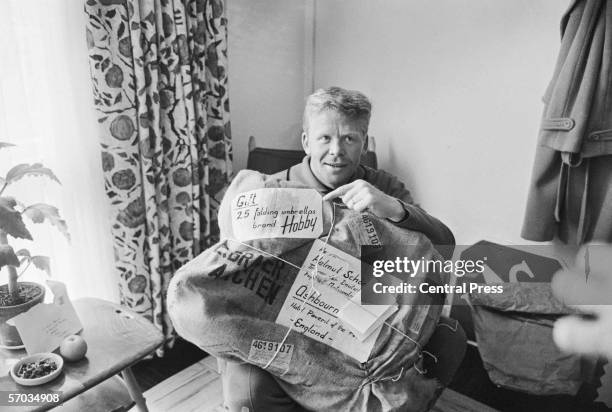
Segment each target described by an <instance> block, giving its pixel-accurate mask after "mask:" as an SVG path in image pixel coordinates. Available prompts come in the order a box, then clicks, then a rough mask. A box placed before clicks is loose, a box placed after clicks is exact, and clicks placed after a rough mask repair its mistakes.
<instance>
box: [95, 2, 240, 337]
mask: <svg viewBox="0 0 612 412" xmlns="http://www.w3.org/2000/svg"><path fill="white" fill-rule="evenodd" d="M85 12H86V14H87V16H88V22H87V31H86V34H87V44H88V48H89V61H90V68H91V78H92V82H93V99H94V105H95V108H96V110H97V113H98V122H99V126H100V129H99V130H100V133H99V135H100V141H101V148H102V168H103V171H104V176H105V182H104V184H105V190H106V195H107V197H108V201H109V202H110V204H111V205H112V233H113V238H114V250H115V261H116V268H117V273H118V281H119V289H120V295H121V303H122V304H124V305H126V306H127V307H129V308H131V309H133V310H135V311H136V312H138V313H141V314H143V315H144V316H145V317H147V318H149V319H150V320H151V321H152V322H153V323H154V324H156V325H157V326H158V327H160V328H161V329H162V330H163V331H164V333H165V334H166V336H167V337H168V338H171V337H172V336H173V330H172V326H171V323H170V320H169V318H168V316H167V314H166V311H165V302H164V299H165V293H166V289H167V285H168V282H169V281H170V279H171V277H172V275H173V274H174V273H175V271H176V270H177V269H178V268H179V267H180V266H182V265H183V264H184V263H186V262H187V261H189V260H190V259H192V258H193V257H195V256H196V255H197V254H198V253H199V252H200V251H202V250H203V249H204V248H206V247H207V246H209V245H211V244H212V243H214V242H216V241H217V240H218V227H217V222H216V219H217V207H218V205H219V201H220V199H221V195H222V192H223V190H224V188H225V187H226V186H227V184H228V182H229V180H230V179H231V173H232V154H231V140H230V139H231V137H230V136H231V135H230V122H229V101H228V91H227V20H226V18H225V16H224V7H223V2H222V0H181V1H179V0H86V3H85ZM169 341H171V339H169Z"/></svg>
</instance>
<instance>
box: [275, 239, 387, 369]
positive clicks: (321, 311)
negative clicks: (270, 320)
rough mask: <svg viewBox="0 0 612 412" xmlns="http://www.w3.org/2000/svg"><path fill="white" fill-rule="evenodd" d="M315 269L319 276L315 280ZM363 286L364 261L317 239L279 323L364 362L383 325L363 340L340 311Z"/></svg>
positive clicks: (297, 278) (290, 292) (277, 321)
mask: <svg viewBox="0 0 612 412" xmlns="http://www.w3.org/2000/svg"><path fill="white" fill-rule="evenodd" d="M317 262H318V264H317ZM315 268H316V272H317V276H316V278H315V279H313V278H312V274H313V273H315ZM313 286H314V287H313ZM360 288H361V261H360V260H359V259H357V258H355V257H353V256H351V255H349V254H347V253H345V252H343V251H342V250H339V249H337V248H335V247H333V246H331V245H325V243H324V242H322V241H320V240H318V239H317V240H315V241H314V243H313V245H312V248H311V249H310V252H309V253H308V256H307V257H306V260H304V264H303V266H302V269H301V270H300V272H299V273H298V275H297V277H296V278H295V281H294V282H293V285H292V287H291V290H290V291H289V295H287V298H286V300H285V303H284V304H283V307H282V308H281V310H280V312H279V314H278V316H277V318H276V323H278V324H281V325H283V326H287V327H290V328H292V329H293V330H295V331H296V332H299V333H302V334H303V335H305V336H308V337H309V338H312V339H315V340H317V341H319V342H323V343H325V344H326V345H329V346H331V347H332V348H335V349H337V350H339V351H341V352H344V353H346V354H347V355H349V356H351V357H353V358H355V359H357V360H358V361H359V362H365V361H366V360H367V359H368V357H369V355H370V352H371V351H372V348H373V347H374V343H375V342H376V339H377V338H378V332H380V327H379V328H378V330H377V331H375V332H373V333H371V334H370V335H369V336H368V337H367V338H365V339H364V340H360V339H359V338H358V337H357V336H356V335H355V334H354V333H353V332H352V331H351V330H350V329H349V328H348V327H347V325H346V324H344V323H343V322H342V320H341V319H340V311H341V310H342V308H343V307H344V306H346V304H347V302H348V301H349V300H350V299H352V298H353V297H354V296H355V295H356V294H358V293H359V290H360Z"/></svg>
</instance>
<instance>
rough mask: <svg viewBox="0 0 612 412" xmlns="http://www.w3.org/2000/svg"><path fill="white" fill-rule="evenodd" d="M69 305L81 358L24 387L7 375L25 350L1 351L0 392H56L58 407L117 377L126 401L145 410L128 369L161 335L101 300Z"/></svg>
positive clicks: (131, 314) (158, 342)
mask: <svg viewBox="0 0 612 412" xmlns="http://www.w3.org/2000/svg"><path fill="white" fill-rule="evenodd" d="M73 304H74V308H75V309H76V312H77V313H78V315H79V318H80V319H81V323H82V324H83V331H82V332H81V336H83V338H85V340H86V341H87V345H88V349H87V355H86V356H85V359H82V360H80V361H78V362H73V363H70V362H64V370H63V372H62V374H61V376H60V377H59V378H56V379H55V380H54V381H52V382H49V383H47V384H44V385H41V386H34V387H27V386H21V385H18V384H16V383H15V382H14V381H13V380H12V379H11V377H10V376H8V371H9V369H10V367H11V366H12V365H13V364H15V362H17V361H18V360H19V359H20V358H22V357H24V356H25V355H26V352H25V350H23V349H21V350H12V351H11V350H6V349H0V391H10V392H19V393H34V394H35V393H45V392H49V391H59V392H61V395H60V402H59V403H60V404H61V403H63V402H65V401H67V400H69V399H71V398H74V397H75V396H77V395H79V394H81V393H83V392H85V391H88V393H87V395H88V394H90V393H91V392H93V391H89V390H90V389H92V388H94V387H98V388H100V390H102V389H101V388H103V387H105V386H106V387H108V382H110V381H108V382H104V381H106V380H107V379H109V378H111V377H113V376H114V375H116V374H118V373H120V374H121V375H122V377H123V381H124V383H125V385H126V386H127V389H128V391H129V394H130V396H131V398H132V399H133V400H134V402H136V405H137V406H138V407H139V409H140V410H142V411H146V410H147V407H146V404H145V400H144V398H143V396H142V392H141V390H140V388H139V386H138V384H137V382H136V380H135V379H134V375H133V374H132V371H131V370H130V366H131V365H133V364H134V363H136V362H138V361H139V360H141V359H143V358H144V357H146V356H147V355H149V354H150V353H152V352H153V351H155V349H157V348H158V347H159V346H160V345H161V344H162V342H163V335H162V333H161V332H160V331H159V330H158V329H157V328H156V327H155V326H153V324H151V322H149V321H147V320H146V319H144V318H143V317H142V316H140V315H138V314H136V313H134V312H131V311H129V310H126V309H125V308H123V307H121V306H119V305H115V304H113V303H110V302H107V301H104V300H101V299H93V298H84V299H77V300H75V301H74V302H73ZM100 384H102V385H100ZM98 385H100V386H98ZM95 390H96V389H94V391H95ZM79 398H80V397H79ZM71 403H72V402H71ZM55 405H58V404H46V405H34V406H27V407H26V406H22V407H15V406H10V407H9V408H10V409H6V410H11V411H13V410H15V411H44V410H48V409H50V408H52V407H53V406H55ZM5 408H6V404H5V405H4V406H2V405H0V410H5Z"/></svg>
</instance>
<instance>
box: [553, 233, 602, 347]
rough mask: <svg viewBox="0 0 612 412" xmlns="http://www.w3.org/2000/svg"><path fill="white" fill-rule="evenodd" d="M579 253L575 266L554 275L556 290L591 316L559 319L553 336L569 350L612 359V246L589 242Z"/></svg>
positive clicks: (570, 304) (554, 291)
mask: <svg viewBox="0 0 612 412" xmlns="http://www.w3.org/2000/svg"><path fill="white" fill-rule="evenodd" d="M585 253H586V254H585ZM579 256H580V257H579V258H577V259H576V266H575V267H574V268H573V269H572V270H562V271H560V272H558V273H557V274H556V275H555V277H554V279H553V283H552V288H553V293H554V294H555V296H556V297H557V298H558V299H559V300H560V301H562V302H563V303H565V304H566V305H568V306H571V307H574V308H576V309H578V310H581V311H584V312H587V313H589V314H591V315H592V318H581V317H578V316H569V317H565V318H561V319H559V320H558V321H557V322H556V323H555V327H554V330H553V338H554V340H555V343H556V344H557V346H559V347H560V348H561V349H562V350H564V351H566V352H576V353H580V354H586V355H589V354H590V355H602V356H606V357H608V358H609V359H612V247H610V246H599V245H590V246H588V250H586V251H585V249H583V250H582V251H581V253H580V254H579ZM587 276H588V277H587Z"/></svg>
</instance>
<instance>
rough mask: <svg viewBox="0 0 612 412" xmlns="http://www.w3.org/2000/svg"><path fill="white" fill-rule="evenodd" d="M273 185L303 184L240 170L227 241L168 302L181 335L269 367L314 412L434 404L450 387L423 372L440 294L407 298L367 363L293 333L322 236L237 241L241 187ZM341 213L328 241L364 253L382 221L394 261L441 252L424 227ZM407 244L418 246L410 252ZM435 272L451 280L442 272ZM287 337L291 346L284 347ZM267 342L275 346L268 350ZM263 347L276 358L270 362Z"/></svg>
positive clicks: (224, 214)
mask: <svg viewBox="0 0 612 412" xmlns="http://www.w3.org/2000/svg"><path fill="white" fill-rule="evenodd" d="M264 187H295V186H293V185H292V184H291V183H290V182H287V181H280V180H271V179H270V178H269V177H268V176H265V175H262V174H259V173H257V172H252V171H243V172H241V173H239V174H238V175H237V176H236V178H235V179H234V181H233V182H232V185H231V186H230V187H229V188H228V191H227V193H226V196H225V198H224V201H223V203H222V205H221V208H220V212H219V223H220V229H221V239H222V240H221V241H220V242H219V243H218V244H216V245H215V246H213V247H211V248H210V249H208V250H206V251H205V252H203V253H202V254H200V255H199V256H198V257H196V258H195V259H194V260H192V261H191V262H189V263H188V264H186V265H185V266H184V267H182V268H181V269H180V270H179V272H178V273H177V274H176V275H175V276H174V278H173V279H172V281H171V283H170V286H169V288H168V296H167V302H168V310H169V313H170V316H171V318H172V321H173V323H174V327H175V328H176V330H177V332H178V333H179V334H180V335H181V336H182V337H184V338H185V339H187V340H188V341H190V342H192V343H194V344H196V345H197V346H199V347H200V348H202V349H203V350H205V351H206V352H208V353H211V354H213V355H214V356H217V357H220V358H222V359H226V360H232V361H242V362H249V363H252V364H255V365H258V366H260V367H265V366H267V368H266V369H267V370H268V371H269V372H270V373H271V374H272V375H273V376H275V378H276V379H277V381H278V382H279V384H280V385H281V386H282V388H283V389H284V390H285V391H286V392H287V394H288V395H289V396H291V397H292V398H293V399H294V400H295V401H297V402H298V403H299V404H301V405H302V406H303V407H305V408H307V409H309V410H315V411H322V410H326V411H327V410H334V411H335V410H342V411H344V410H355V411H424V410H428V409H429V408H430V407H431V405H432V404H433V402H434V401H435V398H436V396H437V394H438V393H439V389H440V388H439V384H438V383H437V382H436V381H435V380H430V379H427V378H425V377H424V376H423V374H422V373H421V372H419V371H422V369H423V368H422V356H423V355H422V352H421V349H422V347H423V346H424V345H425V344H426V343H427V341H428V339H429V337H430V336H431V334H432V333H433V331H434V329H435V326H436V324H437V321H438V318H439V315H440V310H441V305H440V303H441V302H439V301H436V302H432V299H434V297H433V296H431V295H422V294H413V295H412V294H411V295H408V296H404V299H408V301H409V302H410V303H413V304H415V306H400V307H399V310H398V311H396V312H395V313H394V314H393V315H391V317H389V319H388V320H387V321H386V322H387V323H388V324H389V325H391V326H392V327H389V326H388V325H383V327H382V328H381V330H380V332H379V333H378V336H377V337H376V339H375V343H374V345H373V348H372V350H371V352H370V355H369V357H368V358H367V361H365V362H359V361H357V360H356V359H355V358H354V357H351V356H349V355H347V354H346V353H343V352H342V351H340V350H337V349H334V348H333V347H331V346H328V345H327V344H325V343H323V342H320V341H317V340H315V339H312V338H309V337H307V334H301V333H299V332H300V331H299V330H296V329H295V328H294V329H292V330H291V332H290V333H289V334H288V335H287V332H288V328H287V327H285V326H282V325H279V324H277V323H275V319H276V318H277V316H278V314H279V311H280V310H281V308H282V306H283V303H284V301H285V299H286V298H287V295H288V293H289V290H290V289H291V286H292V284H293V281H294V280H295V279H296V275H297V274H298V272H299V269H298V268H299V267H301V266H302V264H303V262H304V259H305V258H306V256H307V255H308V253H309V251H310V249H311V247H312V244H313V241H314V240H313V239H285V238H283V239H280V238H276V239H257V240H251V241H246V242H242V243H240V242H236V241H234V240H232V239H233V230H232V225H231V219H230V210H229V209H230V206H229V203H230V202H231V201H232V199H234V198H235V196H237V195H238V194H240V193H243V192H246V191H249V190H253V189H258V188H264ZM319 201H320V200H319ZM334 213H335V218H334V227H333V230H332V231H331V234H330V236H329V240H328V244H329V245H331V246H333V247H335V248H338V249H340V250H342V251H344V252H346V253H348V254H350V255H352V256H355V257H359V256H360V245H362V244H369V243H368V242H370V240H371V239H372V233H371V231H372V227H373V228H374V230H375V232H376V239H377V241H378V240H379V241H380V242H381V243H382V244H383V245H387V248H385V250H387V251H388V253H389V255H390V257H395V256H406V257H408V258H409V259H420V258H421V257H423V258H425V259H433V258H436V257H437V252H436V251H435V249H434V248H433V247H432V245H431V243H430V242H429V240H428V239H427V238H426V237H425V236H424V235H422V234H420V233H417V232H411V231H407V230H405V229H400V228H398V227H396V226H394V225H393V224H391V223H389V222H387V221H386V220H384V219H378V218H376V217H374V216H372V215H368V218H367V219H364V217H363V216H362V215H361V214H360V213H356V212H354V211H351V210H348V209H338V208H336V209H335V212H334ZM323 215H324V216H323V217H324V226H323V229H324V230H323V234H324V236H322V237H321V239H324V238H325V235H326V234H327V233H328V232H329V230H330V227H331V225H330V223H331V219H332V207H331V206H330V204H329V203H327V204H325V205H324V208H323ZM366 224H367V226H368V227H365V226H364V225H366ZM406 245H414V246H413V247H410V249H409V253H408V254H407V253H406V252H407V249H406ZM264 252H265V253H264ZM427 276H429V277H430V278H431V279H430V280H432V281H433V282H435V283H440V282H441V279H439V278H438V275H437V274H433V273H432V274H427ZM405 301H406V300H405ZM312 302H313V303H316V302H314V301H312ZM432 303H436V304H432ZM398 331H400V332H401V333H398ZM302 332H304V331H302ZM403 335H407V336H409V337H410V339H408V338H406V337H405V336H403ZM281 343H282V344H283V345H282V346H281V348H282V349H283V350H282V352H281V351H279V350H278V347H279V345H280V344H281ZM275 345H276V346H275ZM262 346H263V349H262ZM266 347H268V349H272V352H270V351H269V350H268V352H265V350H266ZM262 350H263V351H264V352H262ZM262 353H267V354H268V355H271V354H273V353H274V354H276V356H275V357H274V356H268V357H264V358H262V357H261V354H262ZM270 361H271V362H270Z"/></svg>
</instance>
